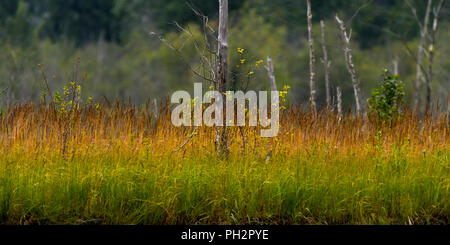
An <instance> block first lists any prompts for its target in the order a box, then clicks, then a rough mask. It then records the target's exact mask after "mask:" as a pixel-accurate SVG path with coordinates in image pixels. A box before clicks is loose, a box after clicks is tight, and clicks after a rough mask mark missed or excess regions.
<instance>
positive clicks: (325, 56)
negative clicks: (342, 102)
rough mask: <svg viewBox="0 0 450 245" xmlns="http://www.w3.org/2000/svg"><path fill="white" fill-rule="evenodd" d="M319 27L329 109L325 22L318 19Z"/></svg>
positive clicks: (328, 66)
mask: <svg viewBox="0 0 450 245" xmlns="http://www.w3.org/2000/svg"><path fill="white" fill-rule="evenodd" d="M320 27H321V29H322V51H323V59H322V63H323V66H324V72H325V90H326V96H327V109H330V105H331V95H330V74H329V69H330V65H331V61H329V60H328V52H327V46H326V43H325V23H324V22H323V20H321V21H320Z"/></svg>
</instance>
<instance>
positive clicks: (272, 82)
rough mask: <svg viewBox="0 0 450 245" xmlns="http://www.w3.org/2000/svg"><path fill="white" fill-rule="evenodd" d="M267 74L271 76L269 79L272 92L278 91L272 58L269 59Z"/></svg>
mask: <svg viewBox="0 0 450 245" xmlns="http://www.w3.org/2000/svg"><path fill="white" fill-rule="evenodd" d="M266 69H267V73H268V75H269V79H270V86H271V88H272V91H277V81H276V80H275V73H274V71H273V63H272V58H270V56H269V57H267V66H266Z"/></svg>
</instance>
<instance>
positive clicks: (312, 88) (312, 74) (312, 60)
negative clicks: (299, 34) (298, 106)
mask: <svg viewBox="0 0 450 245" xmlns="http://www.w3.org/2000/svg"><path fill="white" fill-rule="evenodd" d="M306 2H307V5H308V7H307V18H308V42H309V76H310V77H309V87H310V102H311V109H312V110H313V111H314V113H316V112H317V101H316V81H315V75H316V74H315V72H314V64H315V62H316V59H315V57H314V40H313V33H312V13H311V0H307V1H306Z"/></svg>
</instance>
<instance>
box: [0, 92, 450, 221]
mask: <svg viewBox="0 0 450 245" xmlns="http://www.w3.org/2000/svg"><path fill="white" fill-rule="evenodd" d="M154 113H155V111H154V110H152V109H151V108H149V103H147V105H146V106H143V107H139V108H138V107H134V106H132V105H130V104H126V103H121V102H119V101H116V102H115V103H113V104H110V103H103V104H102V106H99V107H95V106H92V105H91V106H87V107H84V108H82V109H80V110H77V111H76V113H74V115H73V116H72V117H71V118H70V120H72V121H71V130H70V133H69V135H68V136H64V132H66V130H65V127H64V125H67V122H65V121H64V120H68V119H65V118H64V117H61V116H59V114H58V113H57V112H55V110H53V109H52V108H51V107H49V106H45V105H42V104H41V105H33V104H32V103H26V104H17V105H13V106H9V107H8V108H7V110H6V111H5V112H4V113H2V114H1V116H0V223H4V224H448V220H449V214H450V209H449V208H450V207H449V204H450V202H449V197H448V190H449V186H450V172H449V171H450V169H449V167H450V152H449V150H448V147H449V144H450V140H449V124H448V122H447V121H446V118H445V116H442V117H438V118H434V119H432V117H431V116H430V117H426V118H425V120H423V121H420V120H419V119H417V118H416V116H415V115H414V113H412V112H408V111H406V112H405V113H404V115H403V116H401V117H399V118H398V119H397V120H395V121H391V122H389V123H383V122H374V121H372V122H371V121H368V120H367V119H365V118H356V117H354V116H352V115H351V114H347V115H346V116H344V118H342V120H339V118H338V117H337V116H336V115H335V114H334V113H332V112H327V111H322V112H319V113H318V115H317V116H316V117H313V116H312V115H311V114H310V113H305V112H304V111H302V110H301V109H300V108H298V107H290V108H288V109H287V110H286V111H284V113H283V115H282V117H281V131H280V134H279V136H278V137H276V138H271V139H267V138H260V137H259V133H260V131H259V129H257V128H249V127H244V128H243V129H242V132H240V131H239V129H238V128H230V130H229V133H230V137H229V138H230V146H229V149H230V156H229V158H228V159H227V160H220V159H217V157H216V154H215V152H214V133H215V132H214V129H211V128H206V127H204V128H199V129H198V131H197V133H196V135H195V136H194V137H192V139H191V140H190V141H189V142H188V143H187V144H186V145H185V146H184V147H183V148H182V149H180V150H179V151H174V149H177V148H178V147H179V146H180V145H181V144H182V143H183V142H185V141H186V138H188V137H189V135H190V134H191V131H192V129H191V128H175V127H173V126H172V125H171V124H170V108H169V106H168V105H165V106H164V105H163V106H161V107H160V109H159V113H158V115H159V116H158V117H155V116H154ZM244 146H245V147H244ZM63 151H65V152H64V154H63ZM269 153H270V154H271V157H270V158H268V157H267V156H268V154H269Z"/></svg>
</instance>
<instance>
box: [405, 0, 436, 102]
mask: <svg viewBox="0 0 450 245" xmlns="http://www.w3.org/2000/svg"><path fill="white" fill-rule="evenodd" d="M432 2H433V0H428V4H427V10H426V11H425V19H424V22H423V25H422V24H421V23H420V22H419V25H420V41H419V47H418V50H417V64H416V84H415V87H414V90H415V91H414V93H415V94H414V108H417V107H418V106H419V104H420V98H421V96H420V95H421V93H420V90H421V84H422V82H423V80H424V75H423V72H422V60H423V54H424V48H423V46H424V45H425V38H426V36H427V33H428V23H429V19H430V12H431V4H432ZM410 7H411V9H412V11H413V14H414V15H415V16H416V18H417V11H416V9H415V8H412V6H410ZM417 20H418V18H417Z"/></svg>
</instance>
